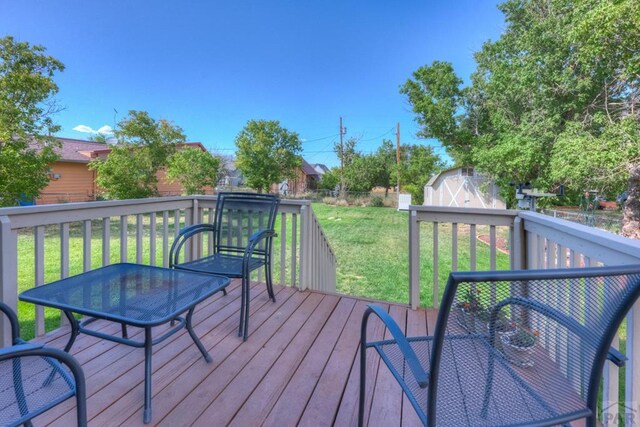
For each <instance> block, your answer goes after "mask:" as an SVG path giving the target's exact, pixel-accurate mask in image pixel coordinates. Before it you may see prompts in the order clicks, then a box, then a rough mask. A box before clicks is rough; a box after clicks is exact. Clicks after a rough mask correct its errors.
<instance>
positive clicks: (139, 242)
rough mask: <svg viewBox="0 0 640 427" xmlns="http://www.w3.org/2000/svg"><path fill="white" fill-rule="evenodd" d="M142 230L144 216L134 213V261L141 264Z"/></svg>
mask: <svg viewBox="0 0 640 427" xmlns="http://www.w3.org/2000/svg"><path fill="white" fill-rule="evenodd" d="M143 231H144V218H143V216H142V214H138V215H136V262H137V263H138V264H142V255H143V253H142V236H143Z"/></svg>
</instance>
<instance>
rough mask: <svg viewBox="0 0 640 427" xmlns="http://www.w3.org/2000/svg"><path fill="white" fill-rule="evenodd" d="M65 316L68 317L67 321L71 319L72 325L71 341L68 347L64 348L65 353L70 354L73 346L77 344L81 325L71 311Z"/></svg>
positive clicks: (66, 312) (68, 342)
mask: <svg viewBox="0 0 640 427" xmlns="http://www.w3.org/2000/svg"><path fill="white" fill-rule="evenodd" d="M64 315H65V316H67V319H69V324H70V325H71V334H70V336H69V341H67V345H65V346H64V351H65V352H66V353H68V352H69V350H71V346H72V345H73V343H74V342H75V340H76V337H77V336H78V334H79V333H80V324H79V323H78V320H77V319H76V318H75V317H74V316H73V313H71V312H70V311H65V312H64Z"/></svg>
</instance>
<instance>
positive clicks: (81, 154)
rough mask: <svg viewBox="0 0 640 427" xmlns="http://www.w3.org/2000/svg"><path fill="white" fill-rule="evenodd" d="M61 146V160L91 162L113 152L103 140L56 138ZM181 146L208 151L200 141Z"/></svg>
mask: <svg viewBox="0 0 640 427" xmlns="http://www.w3.org/2000/svg"><path fill="white" fill-rule="evenodd" d="M56 139H57V140H58V141H60V143H61V146H60V147H56V148H55V151H56V153H58V154H59V155H60V159H58V161H59V162H73V163H89V162H90V161H91V159H92V158H94V157H97V156H99V155H101V154H102V155H106V154H109V153H110V152H111V147H110V146H109V144H105V143H103V142H94V141H85V140H83V139H72V138H56ZM178 146H179V147H181V146H190V147H198V148H200V149H201V150H202V151H207V150H206V148H204V146H203V145H202V143H200V142H187V143H185V144H179V145H178Z"/></svg>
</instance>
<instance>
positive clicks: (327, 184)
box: [318, 167, 340, 191]
mask: <svg viewBox="0 0 640 427" xmlns="http://www.w3.org/2000/svg"><path fill="white" fill-rule="evenodd" d="M339 184H340V168H336V167H334V168H331V169H330V170H329V171H327V172H325V173H324V174H323V175H322V178H321V179H320V182H319V183H318V188H320V189H322V190H332V191H333V190H335V189H336V188H338V185H339Z"/></svg>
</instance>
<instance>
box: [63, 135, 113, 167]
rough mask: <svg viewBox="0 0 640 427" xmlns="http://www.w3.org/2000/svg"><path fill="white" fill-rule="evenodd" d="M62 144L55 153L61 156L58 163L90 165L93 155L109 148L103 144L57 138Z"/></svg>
mask: <svg viewBox="0 0 640 427" xmlns="http://www.w3.org/2000/svg"><path fill="white" fill-rule="evenodd" d="M56 139H57V140H58V141H60V143H61V144H62V145H61V146H60V147H56V148H55V152H56V153H58V154H59V155H60V159H59V160H58V161H61V162H75V163H89V161H90V160H91V153H92V152H94V151H96V150H101V149H104V148H105V147H107V144H105V143H103V142H93V141H85V140H82V139H71V138H56Z"/></svg>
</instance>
